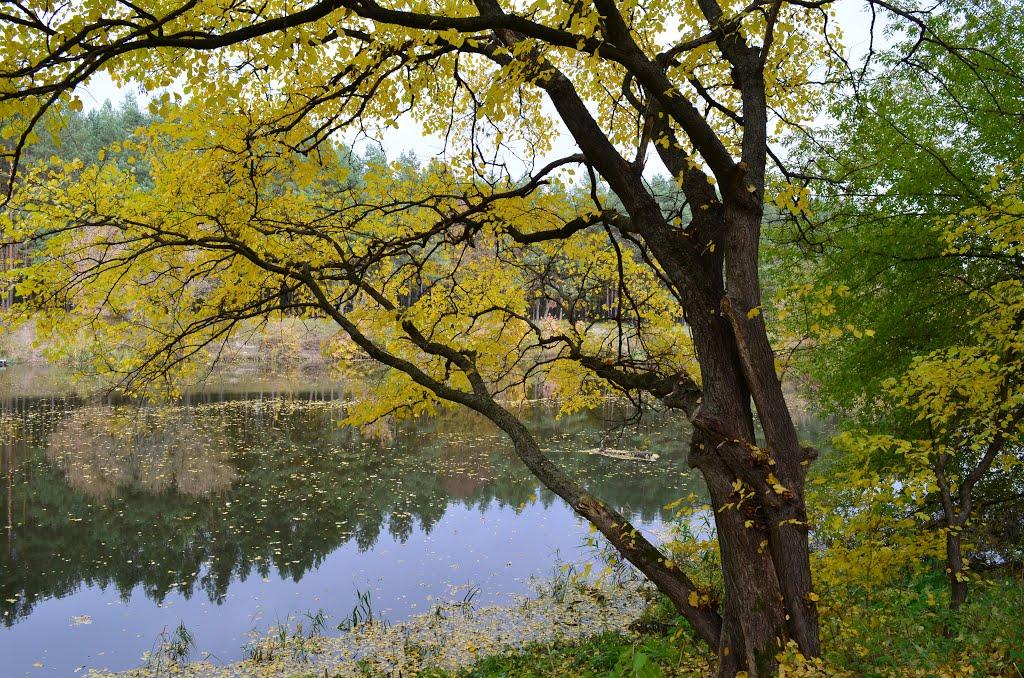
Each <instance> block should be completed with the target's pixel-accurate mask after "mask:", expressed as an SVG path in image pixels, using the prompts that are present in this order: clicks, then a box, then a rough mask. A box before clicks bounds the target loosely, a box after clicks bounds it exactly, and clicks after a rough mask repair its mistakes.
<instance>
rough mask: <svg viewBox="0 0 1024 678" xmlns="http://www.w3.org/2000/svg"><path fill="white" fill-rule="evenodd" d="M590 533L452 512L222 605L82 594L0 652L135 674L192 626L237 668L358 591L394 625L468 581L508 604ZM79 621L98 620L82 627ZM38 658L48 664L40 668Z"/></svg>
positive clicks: (21, 669)
mask: <svg viewBox="0 0 1024 678" xmlns="http://www.w3.org/2000/svg"><path fill="white" fill-rule="evenodd" d="M586 534H587V529H586V526H584V525H581V523H580V521H579V520H578V519H577V518H576V516H575V514H573V513H572V512H571V511H570V510H569V509H568V508H567V507H566V506H565V505H564V504H562V503H557V504H552V505H551V506H549V507H547V508H545V507H544V506H542V505H541V504H540V503H535V504H531V505H529V506H527V507H526V508H525V509H524V510H523V511H522V512H521V513H519V514H518V515H517V514H516V512H515V510H514V509H513V508H511V507H504V508H501V507H498V506H497V505H492V506H490V507H488V509H487V510H486V511H485V512H484V513H480V512H479V511H477V510H476V509H469V508H466V507H465V506H458V505H455V506H451V507H449V509H448V511H447V512H446V513H445V515H444V517H443V518H442V519H441V520H440V521H439V522H438V523H437V524H436V525H434V527H433V529H432V530H431V532H430V533H429V534H427V533H425V532H424V531H423V530H421V529H418V528H417V529H415V530H414V531H413V533H412V535H411V536H410V537H409V538H408V539H407V540H406V541H405V542H404V543H401V542H399V541H397V540H395V539H394V538H393V537H391V536H390V535H388V534H386V533H384V534H382V536H381V538H380V539H379V540H378V541H377V543H376V545H375V546H374V548H373V549H371V550H369V551H363V552H360V550H359V548H358V546H357V545H356V544H355V542H353V541H349V542H348V543H346V544H344V545H343V546H341V547H340V548H338V549H337V550H336V551H334V552H333V553H331V554H330V555H329V556H327V558H326V559H325V561H324V562H323V563H322V564H321V565H320V566H319V567H317V568H316V569H314V570H311V571H309V572H307V573H306V574H305V575H303V577H302V579H301V580H300V581H299V582H294V581H292V580H290V579H282V578H280V577H279V576H277V575H276V572H274V573H272V574H271V576H270V577H268V578H265V579H264V578H261V577H260V576H258V575H253V576H250V577H249V578H248V579H246V580H245V581H235V582H233V583H232V585H231V587H230V589H229V591H228V594H227V596H226V598H225V599H224V601H223V602H222V603H221V604H216V603H211V602H210V600H209V599H208V598H207V597H206V596H204V595H202V594H200V595H194V596H192V598H191V599H186V598H184V597H183V596H181V595H180V594H176V593H172V594H170V595H169V596H168V597H167V598H166V599H165V600H164V602H163V603H162V604H160V605H157V604H156V603H154V602H153V601H152V600H150V599H149V598H148V597H146V595H145V593H144V592H143V591H142V589H141V587H136V588H135V589H134V590H133V591H132V592H131V595H130V597H129V599H128V600H127V601H123V600H122V599H121V596H120V595H119V594H118V593H117V591H114V590H111V588H110V587H108V589H107V590H106V591H104V590H102V589H100V588H99V587H96V586H83V587H82V588H81V589H80V590H78V591H77V592H76V593H73V594H71V595H69V596H66V597H64V598H51V599H49V600H46V601H44V602H42V603H40V604H39V605H37V606H36V607H35V608H34V609H33V611H32V613H31V615H29V617H28V618H27V619H25V620H23V621H21V622H19V623H18V624H16V625H15V626H13V627H12V628H9V629H3V630H0V652H2V653H3V657H4V660H3V661H4V666H5V671H10V674H8V675H22V674H23V673H24V674H29V675H69V674H70V673H71V672H73V671H74V669H75V668H77V667H78V666H82V665H85V666H86V667H95V668H102V667H109V668H112V669H118V668H127V667H131V666H135V665H137V664H138V663H139V656H140V655H141V654H142V652H144V651H146V650H148V649H151V648H152V646H153V644H154V642H155V639H156V638H157V637H158V635H159V634H160V632H161V631H162V630H164V629H165V628H166V629H167V630H168V631H172V630H173V629H174V628H175V627H176V626H177V625H178V624H179V623H184V624H185V626H186V627H187V628H188V629H189V630H190V631H191V632H192V633H193V634H194V635H195V637H196V639H197V642H198V649H199V650H201V651H205V652H210V653H212V654H213V655H214V656H215V657H218V658H220V659H222V660H224V661H229V660H234V659H238V658H240V656H241V654H242V648H243V646H244V645H245V643H246V642H247V640H248V637H247V635H246V634H247V632H248V631H249V630H251V629H266V628H267V627H268V626H270V625H273V624H275V623H276V622H277V620H278V619H280V620H282V621H283V620H286V619H287V617H288V615H289V614H293V615H300V616H301V613H302V612H305V611H307V610H310V611H314V612H315V611H316V610H317V609H318V608H323V609H324V610H326V611H328V612H329V613H331V614H332V624H331V628H333V626H334V624H336V623H337V622H338V621H340V617H342V616H343V615H345V614H346V613H347V612H349V611H350V610H351V609H352V607H353V606H354V605H355V604H356V602H357V601H356V598H355V591H356V590H357V589H358V590H363V591H365V590H367V589H369V590H370V591H371V592H372V601H373V605H374V608H375V611H377V612H379V613H380V614H382V615H383V617H384V618H386V619H388V620H392V621H394V620H400V619H402V618H405V617H407V616H409V615H412V614H417V613H419V612H426V611H429V609H430V607H431V606H432V605H433V604H435V603H437V602H441V601H458V600H461V598H462V596H463V595H464V591H465V588H456V587H464V586H465V585H474V586H479V587H480V593H479V594H478V595H477V596H476V598H474V603H475V604H479V605H487V604H491V603H498V604H503V603H509V602H511V601H512V597H511V596H512V595H514V594H528V593H530V588H529V586H528V581H527V580H528V578H529V577H530V576H531V575H536V576H547V575H549V574H550V573H551V572H552V569H553V568H554V567H555V563H556V562H559V559H561V560H566V561H579V560H581V559H586V558H587V554H586V552H585V551H584V550H583V549H582V548H581V543H582V542H583V539H584V536H585V535H586ZM453 588H455V589H456V590H453ZM82 614H88V615H90V616H91V618H92V621H91V623H89V624H80V625H74V622H73V621H72V620H73V618H74V617H76V616H78V615H82ZM196 658H198V657H196ZM36 661H39V662H41V663H42V664H43V667H42V668H35V667H33V663H35V662H36Z"/></svg>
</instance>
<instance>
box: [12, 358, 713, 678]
mask: <svg viewBox="0 0 1024 678" xmlns="http://www.w3.org/2000/svg"><path fill="white" fill-rule="evenodd" d="M348 393H349V389H348V388H347V387H346V386H345V385H344V384H342V383H336V382H331V381H329V380H326V379H323V378H319V377H309V376H304V375H298V376H291V377H273V378H262V379H253V378H245V379H236V380H233V381H225V382H223V383H220V384H217V385H215V386H207V387H206V388H205V389H203V390H201V391H196V392H192V393H190V394H188V395H187V396H185V397H184V398H183V399H182V400H181V401H180V402H178V403H175V404H173V405H161V406H140V405H133V404H124V403H122V404H105V403H103V402H102V401H95V400H90V399H83V398H81V397H79V396H75V395H71V390H70V389H69V387H68V386H67V385H66V384H65V383H64V382H63V381H62V380H61V379H60V378H57V377H55V376H54V374H53V373H52V372H47V371H36V372H33V371H31V370H30V369H28V368H9V369H7V370H2V371H0V486H2V488H0V511H2V516H3V520H2V525H3V534H2V539H3V550H2V556H0V618H2V621H3V624H2V625H0V657H2V673H3V675H11V676H16V675H60V676H64V675H74V674H75V672H76V671H83V670H85V669H88V668H107V669H112V670H118V669H124V668H129V667H132V666H136V665H138V664H139V663H140V657H141V655H142V654H143V652H145V651H147V650H152V649H154V647H155V646H156V645H157V644H158V643H159V640H160V635H161V633H162V632H165V631H166V632H171V631H173V629H175V628H176V627H177V626H178V625H179V624H184V626H185V627H186V628H187V629H188V630H189V631H190V632H191V633H192V634H193V635H194V637H195V640H196V647H197V652H196V654H195V655H194V657H195V658H199V657H200V656H201V655H200V652H202V653H210V655H211V659H214V660H220V661H223V662H229V661H233V660H237V659H240V658H241V657H242V656H243V649H244V647H245V645H246V643H247V642H248V641H249V634H250V633H251V632H253V631H256V632H260V631H266V630H267V629H268V628H269V627H271V626H273V625H275V624H277V623H278V622H279V621H284V620H287V619H288V618H289V616H291V617H301V615H303V614H304V613H306V612H310V613H315V612H316V611H318V610H323V611H324V612H325V613H326V614H327V615H329V617H330V618H332V619H333V621H332V622H331V623H330V626H329V628H333V627H334V625H335V624H337V623H338V621H340V620H341V619H343V618H344V617H345V616H346V615H348V614H350V613H351V611H352V609H353V607H354V606H356V604H357V603H358V598H357V594H358V593H359V592H365V591H369V592H370V595H371V600H372V604H373V608H374V610H375V612H376V613H377V614H378V615H380V616H383V617H384V618H387V619H389V620H391V621H393V622H394V621H400V620H402V619H404V618H407V617H409V616H410V615H414V614H417V613H421V612H427V611H429V610H430V609H431V607H432V606H434V605H436V604H438V603H441V602H445V601H453V600H460V599H462V598H463V597H464V596H466V595H467V593H468V592H470V591H472V592H474V595H475V598H474V602H476V603H479V604H490V603H498V604H501V603H510V602H511V601H512V596H513V595H517V594H527V593H529V592H530V590H531V589H530V585H529V582H530V578H531V577H547V576H550V575H551V574H552V573H553V572H554V570H555V569H556V568H557V567H558V566H559V564H560V563H563V562H580V561H586V560H589V559H591V558H592V557H593V554H592V553H591V552H590V550H589V549H587V548H586V547H584V545H583V544H584V540H585V539H586V537H587V535H588V529H587V526H586V525H585V524H583V523H581V521H580V520H579V519H577V518H576V516H575V515H574V514H573V513H572V512H571V511H570V510H569V509H568V508H567V506H566V505H565V504H564V503H563V502H562V501H561V500H560V499H558V498H557V497H554V496H553V495H551V494H550V493H548V492H547V491H545V490H543V489H542V488H541V487H540V485H539V483H538V482H537V481H536V479H534V478H533V477H532V476H531V475H530V474H529V473H528V472H527V471H526V469H525V468H524V467H523V465H522V464H521V463H520V462H519V461H518V459H517V458H516V457H515V456H514V454H513V452H512V449H511V446H510V445H509V444H508V443H507V441H506V440H505V439H504V437H503V436H502V435H501V434H500V433H499V432H498V431H496V430H495V429H494V428H493V427H492V426H491V425H490V424H489V423H488V422H486V421H484V420H482V419H481V418H479V417H476V416H473V415H470V414H467V413H466V412H464V411H456V412H450V413H444V414H441V415H439V416H437V417H433V418H430V419H425V420H417V421H407V422H400V423H395V422H386V423H382V424H381V425H379V426H377V427H375V428H374V429H373V430H371V431H367V432H361V433H360V432H356V431H353V430H351V429H346V428H342V427H341V426H340V425H339V420H340V419H341V418H342V417H343V416H344V415H343V408H344V407H346V406H347V405H346V404H345V403H346V399H347V394H348ZM621 415H622V412H621V411H619V410H618V409H616V408H614V407H611V406H610V407H609V408H607V409H604V410H601V411H598V412H594V413H588V414H580V415H573V416H567V417H562V418H556V417H555V416H554V411H553V410H552V409H551V408H550V407H548V406H545V405H543V404H535V405H533V406H530V407H529V408H526V409H524V410H522V412H521V416H523V417H524V418H525V419H527V420H528V421H529V423H530V426H531V428H532V430H533V431H534V432H535V433H536V435H537V436H538V438H539V439H540V440H541V441H542V446H543V447H544V448H545V449H546V450H547V451H548V452H549V453H550V455H551V456H552V458H553V459H554V460H555V461H556V462H557V463H559V464H561V465H562V466H564V467H565V468H567V469H569V470H570V471H571V472H572V473H573V474H574V475H576V476H577V477H579V478H580V479H582V481H583V482H584V483H585V484H586V485H587V486H588V487H589V488H590V489H591V490H592V491H593V492H595V494H597V495H598V496H600V497H602V498H603V499H604V500H606V501H607V502H608V503H610V504H612V505H613V506H615V507H616V508H618V509H619V510H620V511H623V512H624V513H625V514H627V515H628V516H630V517H631V518H632V520H633V521H634V522H635V523H636V525H637V526H638V527H640V528H641V529H642V530H643V531H645V532H649V533H654V534H657V533H659V532H660V531H662V530H663V529H664V523H663V521H665V520H667V519H668V517H669V516H668V512H666V511H665V510H664V509H663V507H664V505H665V504H667V503H669V502H670V501H672V500H674V499H677V498H678V497H680V496H683V495H685V494H689V493H690V492H699V491H700V490H699V482H697V481H696V480H695V479H694V477H693V476H692V475H691V474H690V471H689V470H688V468H687V467H686V463H685V453H686V450H685V448H686V445H685V443H686V434H685V432H686V429H685V427H684V425H683V424H682V423H681V422H680V421H679V420H678V419H676V420H672V419H666V418H665V417H649V418H646V419H644V421H643V422H642V423H641V424H640V425H639V426H637V425H631V426H629V427H626V428H622V427H621V426H619V425H618V424H617V423H616V421H617V420H618V418H620V417H621ZM602 441H603V442H605V443H607V444H608V446H609V447H615V448H637V447H642V448H647V449H650V450H652V451H654V452H657V453H658V454H660V455H661V456H660V458H659V459H658V460H657V461H655V462H652V463H644V462H631V461H618V460H613V459H608V458H605V457H601V456H597V455H592V454H587V453H585V452H584V450H586V449H590V448H595V447H598V446H600V445H601V444H602Z"/></svg>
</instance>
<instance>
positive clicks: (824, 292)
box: [780, 2, 1024, 608]
mask: <svg viewBox="0 0 1024 678" xmlns="http://www.w3.org/2000/svg"><path fill="white" fill-rule="evenodd" d="M973 9H975V10H976V11H974V12H970V13H967V12H965V11H964V12H962V13H961V12H952V13H950V14H949V15H948V16H945V17H943V18H942V19H941V21H942V22H943V23H944V24H945V25H946V26H947V28H948V30H947V31H945V34H946V35H947V36H948V38H949V39H950V40H955V41H956V42H957V43H958V44H960V45H962V46H963V47H964V49H965V50H968V51H969V54H966V55H965V54H954V53H950V52H949V51H947V50H945V49H944V48H943V47H942V46H941V45H936V44H930V43H928V42H924V43H919V44H918V45H917V47H915V48H914V49H913V50H912V51H911V52H910V53H912V54H913V58H907V57H906V54H907V53H908V50H907V45H899V44H898V45H897V47H895V48H893V49H890V50H888V51H885V52H882V53H880V54H874V55H872V58H873V59H875V60H877V63H878V67H877V68H876V69H871V68H870V67H869V66H868V65H865V69H864V72H865V73H867V75H865V77H864V78H863V79H862V80H861V81H860V82H859V83H858V90H859V95H858V96H857V97H856V98H854V99H851V100H848V101H843V102H841V103H839V104H838V105H837V106H836V107H835V112H836V114H837V116H838V122H837V125H836V127H835V129H833V130H832V131H831V134H827V135H822V136H821V137H820V138H819V139H817V140H815V141H814V142H813V146H814V150H812V151H809V152H808V155H807V159H808V160H809V162H811V163H812V164H813V170H812V171H811V172H808V174H812V173H813V174H814V175H815V176H816V177H818V179H817V180H815V181H813V182H811V187H812V188H813V191H814V193H815V198H814V200H813V201H811V202H812V204H811V210H810V211H809V212H807V213H804V214H800V215H798V218H799V219H800V222H801V223H794V221H791V222H790V224H789V225H788V226H787V227H786V228H784V229H781V230H782V231H783V232H782V233H780V235H781V237H782V238H783V239H786V238H788V239H790V242H791V243H798V245H797V247H796V248H795V252H794V251H793V250H791V251H790V254H789V256H788V266H783V267H782V268H783V270H785V271H786V275H788V276H789V277H790V280H792V279H793V278H796V279H798V280H799V281H800V283H799V284H800V285H801V286H802V287H803V288H804V290H805V294H804V299H806V300H808V302H809V303H806V304H804V307H803V308H802V309H801V311H802V312H798V313H796V314H794V315H793V316H792V318H791V320H790V322H791V327H792V329H793V330H795V331H796V332H797V333H803V334H805V335H807V334H809V335H812V337H813V346H812V348H811V349H810V350H809V351H807V352H806V353H807V355H805V356H804V357H803V358H802V359H800V360H798V364H799V365H800V367H801V368H803V369H805V370H806V371H807V372H808V373H809V375H810V376H811V378H812V379H813V381H814V384H815V387H816V389H817V391H816V398H817V399H818V400H819V403H821V404H822V405H823V406H824V407H825V408H826V409H831V410H833V411H841V412H843V413H844V414H846V415H850V416H852V417H857V418H859V419H860V422H861V423H866V424H869V425H870V426H871V427H872V428H873V429H874V434H873V435H869V434H868V433H867V432H865V431H858V432H857V434H856V435H853V436H844V440H845V444H846V445H847V446H851V447H853V448H855V450H856V452H855V454H856V456H857V458H858V460H860V462H862V463H864V464H865V465H866V466H867V468H869V469H870V472H873V473H880V474H882V478H883V480H882V482H881V484H882V485H891V486H892V487H893V488H894V489H895V490H896V494H898V495H901V496H900V497H895V498H894V497H891V496H889V497H886V498H885V501H886V502H887V503H889V504H890V505H899V506H901V507H902V508H904V509H905V508H908V507H909V511H908V512H907V514H909V513H913V512H917V513H918V515H922V516H927V517H928V518H929V519H930V520H929V523H930V526H931V527H933V528H934V527H938V528H939V529H940V530H941V531H942V533H943V535H944V539H945V542H946V555H945V560H946V563H945V567H946V571H947V573H948V575H949V579H950V602H951V606H952V607H954V608H956V607H959V606H960V605H961V604H962V603H963V602H964V601H965V600H966V596H967V583H968V577H967V575H966V570H967V569H968V564H967V562H966V560H965V556H964V552H965V551H966V550H967V548H968V547H967V544H970V545H971V549H970V550H972V551H974V552H975V553H976V554H980V553H983V552H988V553H989V557H990V558H991V559H993V560H999V559H1015V558H1019V557H1020V556H1019V545H1018V544H1019V537H1016V536H1015V535H1019V530H1020V528H1021V526H1022V525H1024V519H1022V517H1021V509H1022V508H1024V507H1022V506H1021V499H1022V498H1024V495H1022V478H1021V475H1020V470H1019V461H1020V458H1021V428H1020V427H1021V421H1020V416H1021V410H1020V405H1019V403H1020V398H1021V394H1020V383H1019V380H1020V376H1019V375H1020V370H1021V365H1020V356H1019V341H1020V338H1019V335H1020V332H1021V321H1022V318H1021V316H1020V304H1021V300H1022V298H1024V296H1022V291H1021V287H1020V281H1021V270H1022V259H1021V251H1020V241H1021V230H1020V229H1021V226H1022V223H1024V222H1022V215H1024V212H1022V211H1021V205H1020V197H1021V195H1022V191H1021V183H1020V171H1021V157H1022V156H1021V154H1022V153H1024V136H1022V128H1021V126H1020V122H1021V120H1022V119H1024V108H1022V107H1021V101H1022V99H1021V97H1022V95H1024V84H1022V83H1024V79H1022V77H1021V74H1024V60H1022V59H1021V54H1020V51H1019V50H1018V49H1016V48H1015V45H1017V44H1018V43H1019V41H1020V39H1021V37H1022V36H1021V33H1020V30H1019V27H1020V26H1021V25H1022V23H1021V22H1022V20H1024V15H1022V7H1021V6H1020V5H1019V4H1016V3H1002V2H991V3H983V4H981V5H979V6H977V7H973ZM911 39H912V40H915V41H916V36H911ZM967 140H969V143H967V142H966V141H967ZM822 149H824V152H821V151H822ZM789 306H790V307H791V308H792V307H794V306H798V304H794V303H792V300H790V302H789ZM858 328H860V329H858ZM863 328H870V329H869V330H864V329H863ZM881 494H882V495H883V496H884V495H885V494H886V492H885V490H884V489H883V491H882V493H881ZM897 513H898V512H897ZM901 517H902V518H905V517H906V514H905V515H904V516H895V520H894V522H898V521H899V519H900V518H901ZM925 532H928V530H927V529H926V530H925ZM923 536H924V538H925V539H927V538H928V535H927V534H926V535H923Z"/></svg>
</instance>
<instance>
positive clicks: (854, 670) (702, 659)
mask: <svg viewBox="0 0 1024 678" xmlns="http://www.w3.org/2000/svg"><path fill="white" fill-rule="evenodd" d="M946 595H947V592H946V588H945V581H944V579H943V578H942V577H941V576H938V575H929V576H923V577H915V578H908V579H906V580H904V581H902V582H900V583H899V585H897V586H893V587H890V588H886V589H882V590H880V591H876V592H874V593H871V594H868V593H867V592H864V594H863V595H862V597H861V600H860V601H859V602H858V601H853V600H850V601H848V608H849V609H848V610H846V611H836V612H834V613H832V614H831V615H830V616H826V617H825V618H824V619H823V622H824V623H823V643H824V646H825V647H824V650H825V652H824V657H823V659H822V661H821V662H816V663H813V664H812V663H801V662H797V661H794V660H793V658H792V657H786V662H787V663H786V668H787V671H786V675H790V676H948V677H950V678H952V677H957V678H959V677H964V676H1007V677H1010V676H1022V675H1024V618H1022V617H1024V582H1022V580H1021V577H1020V573H1017V574H1003V575H1000V576H998V577H991V578H988V579H985V580H983V581H982V582H980V583H979V584H978V585H977V586H976V589H975V594H974V596H973V599H972V600H971V601H970V602H969V603H968V605H967V606H966V607H965V608H963V609H962V610H961V611H960V613H959V614H953V613H951V612H950V611H949V610H948V609H947V608H946V605H945V601H946ZM712 661H713V657H712V656H711V655H710V654H709V653H707V652H706V651H704V650H703V649H702V648H701V646H700V644H699V643H697V642H696V641H695V640H693V639H692V638H691V636H690V633H689V631H688V629H687V627H686V626H685V625H684V624H683V623H682V621H681V619H680V618H678V617H676V615H675V614H674V611H673V610H672V609H671V606H670V605H668V603H667V602H666V601H664V600H660V601H658V602H656V603H654V604H653V605H652V606H651V607H650V608H649V609H648V610H647V612H646V613H645V614H644V616H643V617H642V618H641V619H640V621H639V622H637V623H636V624H634V625H633V627H632V628H631V629H624V630H623V632H618V633H605V634H601V635H599V636H594V637H591V638H587V639H585V640H582V641H579V642H574V643H563V644H554V645H542V644H534V645H530V646H528V647H526V648H524V649H521V650H517V651H515V652H511V653H507V654H501V655H496V656H492V657H487V658H485V659H483V660H481V661H480V662H478V663H476V664H475V665H473V666H471V667H469V668H467V669H464V670H462V671H461V672H457V673H449V674H443V673H438V674H436V675H438V676H442V675H443V676H446V677H458V678H498V677H504V676H507V677H509V678H511V677H512V676H517V677H524V678H548V677H551V678H554V677H555V676H632V677H636V678H657V677H661V676H664V677H666V678H667V677H670V676H694V677H696V676H706V675H708V672H709V670H710V668H711V666H712Z"/></svg>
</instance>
